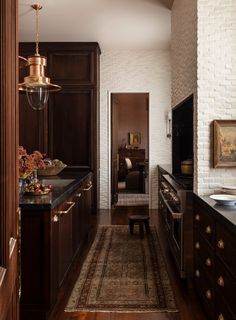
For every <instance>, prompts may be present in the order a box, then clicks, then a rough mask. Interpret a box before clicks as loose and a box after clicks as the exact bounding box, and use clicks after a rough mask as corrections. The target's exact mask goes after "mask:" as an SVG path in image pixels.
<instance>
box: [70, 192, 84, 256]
mask: <svg viewBox="0 0 236 320" xmlns="http://www.w3.org/2000/svg"><path fill="white" fill-rule="evenodd" d="M73 202H75V206H74V211H73V217H72V228H73V255H75V254H76V253H77V251H78V250H79V249H80V247H81V245H82V242H83V224H82V213H83V211H82V210H83V208H82V203H83V200H82V188H79V189H78V190H77V191H76V192H75V194H74V196H73Z"/></svg>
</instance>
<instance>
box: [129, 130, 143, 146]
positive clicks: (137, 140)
mask: <svg viewBox="0 0 236 320" xmlns="http://www.w3.org/2000/svg"><path fill="white" fill-rule="evenodd" d="M129 144H130V145H138V144H141V132H130V133H129Z"/></svg>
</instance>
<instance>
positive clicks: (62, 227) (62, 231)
mask: <svg viewBox="0 0 236 320" xmlns="http://www.w3.org/2000/svg"><path fill="white" fill-rule="evenodd" d="M74 206H75V202H74V201H70V200H69V201H66V202H64V203H63V204H62V205H60V207H59V208H58V211H57V212H56V213H57V214H58V216H59V243H58V244H59V259H58V260H59V286H60V285H61V284H62V282H63V279H64V277H65V275H66V273H67V270H68V269H69V266H70V264H71V260H72V254H73V238H72V217H73V209H74Z"/></svg>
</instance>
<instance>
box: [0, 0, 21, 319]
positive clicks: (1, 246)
mask: <svg viewBox="0 0 236 320" xmlns="http://www.w3.org/2000/svg"><path fill="white" fill-rule="evenodd" d="M16 15H17V2H16V1H15V0H0V19H1V24H0V35H1V37H0V39H1V40H0V41H1V50H0V58H1V68H0V74H1V78H0V79H1V80H0V101H1V102H0V131H1V135H0V318H1V320H17V319H18V318H19V311H18V309H19V308H18V291H19V288H18V268H17V265H18V241H17V214H19V211H18V210H17V207H18V184H17V183H16V180H17V179H16V177H17V171H18V170H17V159H18V154H17V153H18V150H17V145H18V94H17V90H16V83H17V81H18V63H17V59H16V58H17V56H18V52H17V45H16V33H17V25H16Z"/></svg>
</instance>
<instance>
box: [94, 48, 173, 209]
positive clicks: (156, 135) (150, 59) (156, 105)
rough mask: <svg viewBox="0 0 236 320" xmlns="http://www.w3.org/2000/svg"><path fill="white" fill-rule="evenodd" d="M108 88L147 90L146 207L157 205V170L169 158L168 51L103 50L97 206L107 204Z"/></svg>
mask: <svg viewBox="0 0 236 320" xmlns="http://www.w3.org/2000/svg"><path fill="white" fill-rule="evenodd" d="M112 92H148V93H149V145H150V150H149V153H150V154H149V163H150V179H149V180H150V186H149V190H150V195H151V197H150V207H151V208H157V170H156V166H157V164H160V163H167V162H168V163H169V161H170V157H171V156H170V150H171V145H170V140H169V139H168V138H167V137H166V115H167V113H168V111H169V109H170V106H171V100H170V96H171V72H170V52H169V50H164V51H154V50H151V51H118V50H117V51H115V50H111V51H103V52H102V55H101V88H100V174H99V176H100V179H99V194H100V199H99V200H100V201H99V202H100V204H99V206H100V208H104V209H106V208H109V207H110V101H109V96H110V93H112Z"/></svg>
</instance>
